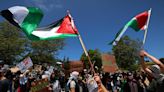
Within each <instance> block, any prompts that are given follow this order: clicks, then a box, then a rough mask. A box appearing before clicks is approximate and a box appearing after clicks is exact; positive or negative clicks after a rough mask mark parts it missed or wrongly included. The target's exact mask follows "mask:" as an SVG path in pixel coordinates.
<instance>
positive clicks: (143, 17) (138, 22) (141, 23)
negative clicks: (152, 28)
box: [111, 10, 150, 45]
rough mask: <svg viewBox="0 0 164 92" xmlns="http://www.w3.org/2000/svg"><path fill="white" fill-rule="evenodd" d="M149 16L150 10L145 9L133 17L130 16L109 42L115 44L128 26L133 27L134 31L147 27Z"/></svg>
mask: <svg viewBox="0 0 164 92" xmlns="http://www.w3.org/2000/svg"><path fill="white" fill-rule="evenodd" d="M149 16H150V10H149V11H145V12H143V13H140V14H138V15H137V16H135V17H134V18H132V19H131V20H130V21H129V22H128V23H127V24H126V25H125V26H124V27H123V28H122V29H121V30H120V31H119V32H118V33H117V35H116V37H115V39H114V40H113V41H112V42H111V44H113V45H116V44H117V42H118V41H119V40H120V38H121V37H122V35H123V34H124V33H125V31H126V30H127V29H128V27H130V28H132V29H134V30H135V31H136V32H138V31H140V30H145V29H146V28H147V27H146V26H147V20H148V17H149Z"/></svg>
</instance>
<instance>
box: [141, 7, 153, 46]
mask: <svg viewBox="0 0 164 92" xmlns="http://www.w3.org/2000/svg"><path fill="white" fill-rule="evenodd" d="M151 10H152V9H151V8H150V10H149V11H148V13H149V16H148V20H147V24H146V30H145V34H144V39H143V45H144V44H145V41H146V36H147V30H148V26H149V21H150V15H151Z"/></svg>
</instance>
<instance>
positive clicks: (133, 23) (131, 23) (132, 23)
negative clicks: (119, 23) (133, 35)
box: [125, 19, 140, 31]
mask: <svg viewBox="0 0 164 92" xmlns="http://www.w3.org/2000/svg"><path fill="white" fill-rule="evenodd" d="M125 26H128V27H131V28H133V29H134V30H135V31H139V30H140V29H139V28H138V23H137V20H136V19H132V20H130V21H129V22H128V23H127V24H126V25H125Z"/></svg>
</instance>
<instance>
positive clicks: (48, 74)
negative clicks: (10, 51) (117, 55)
mask: <svg viewBox="0 0 164 92" xmlns="http://www.w3.org/2000/svg"><path fill="white" fill-rule="evenodd" d="M144 57H148V58H150V59H151V60H152V62H154V63H155V64H154V65H152V66H146V64H145V61H144ZM140 62H141V66H142V69H143V70H139V71H119V72H115V73H103V72H101V73H96V74H93V73H90V72H88V71H86V70H85V71H82V72H77V71H73V72H71V73H70V76H68V77H67V76H66V75H65V74H64V72H61V71H62V70H61V69H53V70H52V69H50V67H43V66H42V68H41V71H35V72H32V71H31V70H30V71H29V70H26V71H25V72H20V71H17V72H15V73H13V72H11V70H9V69H4V67H3V66H1V67H0V92H43V91H44V92H163V91H164V74H163V73H164V60H163V59H161V60H158V59H156V58H155V57H153V56H152V55H150V54H148V53H147V52H145V51H141V52H140ZM33 70H34V68H33ZM40 80H42V82H41V81H40ZM38 81H40V82H38ZM43 84H44V85H43ZM37 85H41V86H37ZM37 90H38V91H37ZM39 90H42V91H39Z"/></svg>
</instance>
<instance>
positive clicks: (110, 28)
mask: <svg viewBox="0 0 164 92" xmlns="http://www.w3.org/2000/svg"><path fill="white" fill-rule="evenodd" d="M15 5H22V6H33V7H40V8H41V9H42V10H43V12H44V18H43V20H42V22H41V24H40V26H43V25H46V24H49V23H51V22H53V21H56V20H58V19H60V18H62V17H63V16H64V15H66V11H67V10H70V12H71V14H72V16H73V18H74V21H75V24H76V26H77V28H78V31H79V32H80V34H81V36H82V38H83V41H84V43H85V46H86V48H87V49H96V48H97V49H99V50H100V51H101V52H108V51H111V50H112V46H111V45H108V43H109V42H110V41H112V40H113V39H114V37H115V35H116V33H117V32H118V31H119V29H120V28H121V27H123V26H124V25H125V24H126V23H127V22H128V21H129V20H130V19H131V18H133V17H134V16H135V15H137V14H139V13H141V12H143V11H146V10H149V9H150V8H152V15H151V18H150V23H149V28H148V34H147V39H146V43H145V45H144V48H145V49H146V50H147V51H148V52H149V53H150V54H152V55H154V56H155V57H157V58H160V57H164V42H163V40H164V12H163V10H164V1H163V0H156V1H155V0H0V10H3V9H7V8H9V7H11V6H15ZM3 20H4V19H3V18H2V17H0V21H3ZM143 34H144V32H135V31H133V30H131V29H128V30H127V31H126V32H125V34H124V35H128V36H130V37H132V39H140V40H142V39H143ZM82 53H83V49H82V47H81V45H80V42H79V40H78V38H67V39H66V46H65V47H64V49H63V50H61V51H59V56H58V57H59V58H61V59H62V58H63V57H64V56H66V57H69V58H70V60H79V59H80V56H81V54H82Z"/></svg>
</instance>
